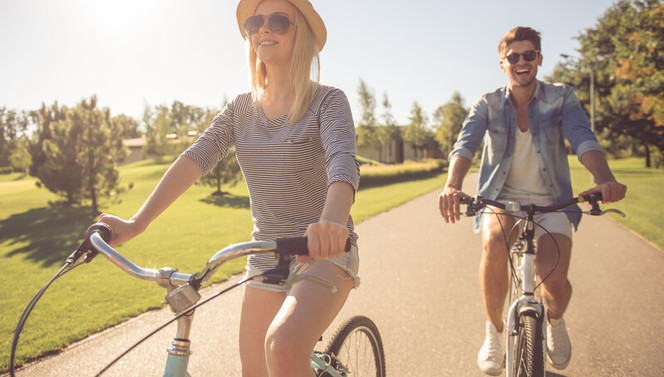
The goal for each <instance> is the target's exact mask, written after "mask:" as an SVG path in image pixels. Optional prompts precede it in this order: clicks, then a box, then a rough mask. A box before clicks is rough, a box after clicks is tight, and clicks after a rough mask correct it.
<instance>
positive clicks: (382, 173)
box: [360, 160, 446, 189]
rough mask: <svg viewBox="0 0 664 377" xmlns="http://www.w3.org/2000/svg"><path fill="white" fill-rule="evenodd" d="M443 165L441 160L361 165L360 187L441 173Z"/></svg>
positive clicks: (381, 184) (411, 179)
mask: <svg viewBox="0 0 664 377" xmlns="http://www.w3.org/2000/svg"><path fill="white" fill-rule="evenodd" d="M445 166H446V164H445V162H444V161H442V160H420V161H417V162H413V161H406V162H405V163H403V164H398V165H385V164H381V165H361V166H360V176H361V178H360V188H361V189H364V188H367V187H375V186H383V185H389V184H392V183H396V182H405V181H413V180H418V179H424V178H429V177H432V176H434V175H438V174H441V173H442V172H443V168H444V167H445Z"/></svg>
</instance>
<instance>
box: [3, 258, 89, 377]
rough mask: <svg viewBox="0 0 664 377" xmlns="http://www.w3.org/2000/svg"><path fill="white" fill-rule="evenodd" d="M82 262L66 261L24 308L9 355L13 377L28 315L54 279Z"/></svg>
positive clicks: (14, 376) (10, 370)
mask: <svg viewBox="0 0 664 377" xmlns="http://www.w3.org/2000/svg"><path fill="white" fill-rule="evenodd" d="M81 264H82V263H78V264H74V263H69V262H67V263H65V265H64V266H62V268H60V270H59V271H58V272H57V273H56V274H55V275H54V276H53V277H52V278H51V280H49V281H48V283H46V285H44V286H43V287H42V288H41V289H40V290H39V292H37V294H36V295H35V296H34V297H33V298H32V300H30V302H29V303H28V305H27V306H26V307H25V309H24V310H23V314H21V317H20V318H19V320H18V324H17V325H16V328H15V329H14V337H13V339H12V346H11V351H10V355H9V374H10V376H11V377H16V374H15V370H14V360H15V357H16V347H17V346H18V340H19V337H20V335H21V332H22V331H23V326H25V322H26V321H27V320H28V317H29V316H30V313H32V310H33V309H34V308H35V306H36V305H37V302H38V301H39V300H40V299H41V297H42V296H43V295H44V293H45V292H46V290H47V289H48V288H49V287H50V286H51V284H53V282H54V281H56V280H57V279H58V278H60V277H62V276H64V275H65V274H66V273H68V272H70V271H72V270H73V269H74V268H76V267H78V266H80V265H81Z"/></svg>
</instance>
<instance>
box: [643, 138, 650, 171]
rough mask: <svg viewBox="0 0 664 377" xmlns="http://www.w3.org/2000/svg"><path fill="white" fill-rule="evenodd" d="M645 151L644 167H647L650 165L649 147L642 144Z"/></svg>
mask: <svg viewBox="0 0 664 377" xmlns="http://www.w3.org/2000/svg"><path fill="white" fill-rule="evenodd" d="M644 149H645V152H646V167H647V168H649V167H651V166H652V161H651V159H650V147H649V146H648V145H647V144H646V145H645V146H644Z"/></svg>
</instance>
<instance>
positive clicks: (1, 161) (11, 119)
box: [0, 107, 30, 167]
mask: <svg viewBox="0 0 664 377" xmlns="http://www.w3.org/2000/svg"><path fill="white" fill-rule="evenodd" d="M29 119H30V117H29V115H28V113H26V112H25V111H17V110H7V108H6V107H0V167H4V166H10V165H11V154H12V151H13V150H15V149H16V146H17V144H18V143H19V139H20V138H21V137H22V136H23V135H25V134H26V133H27V130H28V124H29V121H30V120H29Z"/></svg>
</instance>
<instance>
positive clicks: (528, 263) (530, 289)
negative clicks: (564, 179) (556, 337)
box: [505, 213, 544, 376]
mask: <svg viewBox="0 0 664 377" xmlns="http://www.w3.org/2000/svg"><path fill="white" fill-rule="evenodd" d="M525 221H526V224H525V227H524V231H523V237H524V238H525V241H526V250H525V252H524V253H523V256H522V258H521V265H520V266H519V268H518V271H519V272H520V274H521V296H520V297H517V298H516V299H515V300H514V302H512V304H511V305H510V308H509V310H508V312H507V344H506V348H507V352H506V356H505V357H506V359H505V369H506V374H505V375H506V376H512V375H514V373H515V371H514V370H513V369H514V347H515V344H516V341H517V337H518V335H519V332H518V327H519V314H521V313H523V312H526V311H530V312H533V313H535V315H536V318H537V319H538V321H540V322H543V318H544V305H543V304H542V303H541V302H539V301H537V299H535V246H534V241H533V240H534V237H535V224H534V222H533V215H532V213H528V216H527V218H526V220H525ZM543 328H544V327H542V329H543ZM542 336H543V337H544V332H543V334H542Z"/></svg>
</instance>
